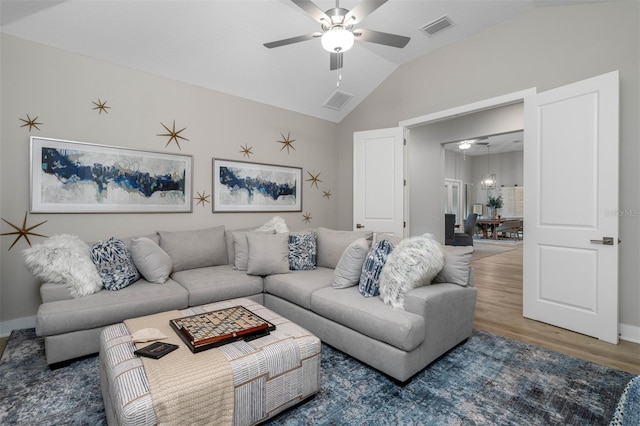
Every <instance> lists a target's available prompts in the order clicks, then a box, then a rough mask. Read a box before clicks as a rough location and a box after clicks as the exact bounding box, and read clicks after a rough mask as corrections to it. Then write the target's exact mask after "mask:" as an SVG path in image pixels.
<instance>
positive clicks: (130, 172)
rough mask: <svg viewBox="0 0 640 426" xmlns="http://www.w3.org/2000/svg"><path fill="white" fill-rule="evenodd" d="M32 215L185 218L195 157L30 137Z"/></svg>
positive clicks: (190, 200)
mask: <svg viewBox="0 0 640 426" xmlns="http://www.w3.org/2000/svg"><path fill="white" fill-rule="evenodd" d="M30 148H31V167H30V168H31V213H181V212H191V211H192V206H193V204H192V203H193V197H192V180H193V177H192V176H193V157H192V156H191V155H184V154H168V153H162V152H153V151H141V150H137V149H131V148H122V147H115V146H108V145H96V144H91V143H85V142H74V141H66V140H59V139H50V138H41V137H36V136H32V137H31V147H30Z"/></svg>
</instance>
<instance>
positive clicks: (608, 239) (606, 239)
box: [591, 237, 613, 246]
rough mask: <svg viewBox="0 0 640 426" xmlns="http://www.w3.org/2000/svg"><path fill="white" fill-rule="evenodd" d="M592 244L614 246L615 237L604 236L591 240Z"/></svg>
mask: <svg viewBox="0 0 640 426" xmlns="http://www.w3.org/2000/svg"><path fill="white" fill-rule="evenodd" d="M591 244H602V245H605V246H612V245H613V237H602V239H601V240H591Z"/></svg>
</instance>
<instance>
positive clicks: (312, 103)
mask: <svg viewBox="0 0 640 426" xmlns="http://www.w3.org/2000/svg"><path fill="white" fill-rule="evenodd" d="M365 1H366V0H365ZM598 1H603V0H497V1H495V0H447V1H445V0H424V1H420V0H389V1H388V2H386V3H385V4H383V5H382V6H380V7H379V8H378V9H376V10H375V11H374V12H372V13H371V14H370V15H368V16H366V17H365V18H364V20H363V21H362V22H360V23H358V24H357V25H356V28H367V29H371V30H377V31H382V32H387V33H393V34H399V35H403V36H407V37H410V38H411V41H410V42H409V43H408V45H407V46H406V47H405V48H403V49H398V48H394V47H388V46H382V45H377V44H372V43H368V42H364V41H356V43H355V46H354V47H353V48H352V49H351V50H349V51H347V52H345V53H344V67H343V68H342V69H341V70H339V71H330V69H329V53H328V52H327V51H325V50H323V48H322V46H321V43H320V40H319V39H312V40H308V41H304V42H300V43H296V44H292V45H288V46H283V47H278V48H275V49H267V48H266V47H264V45H263V43H266V42H271V41H276V40H281V39H285V38H289V37H294V36H299V35H303V34H309V33H313V32H319V31H322V30H321V28H320V25H319V24H318V23H317V22H316V21H314V20H313V19H312V18H311V17H310V16H309V15H307V14H306V13H305V12H304V11H303V10H302V9H301V8H300V7H298V6H297V5H296V4H294V3H293V2H291V1H289V0H212V1H202V0H200V1H188V0H180V1H177V0H174V1H152V0H144V1H143V0H139V1H115V0H111V1H100V0H67V1H25V0H20V1H14V0H2V1H1V9H0V16H1V21H0V23H1V24H2V32H3V33H6V34H9V35H13V36H16V37H20V38H23V39H27V40H31V41H34V42H38V43H42V44H45V45H49V46H53V47H57V48H60V49H64V50H68V51H71V52H76V53H79V54H82V55H86V56H89V57H93V58H97V59H101V60H104V61H108V62H111V63H116V64H120V65H123V66H127V67H130V68H134V69H138V70H142V71H147V72H150V73H154V74H158V75H162V76H166V77H169V78H172V79H176V80H180V81H184V82H187V83H191V84H195V85H198V86H202V87H206V88H209V89H213V90H217V91H220V92H224V93H228V94H232V95H236V96H239V97H242V98H247V99H251V100H255V101H258V102H261V103H265V104H269V105H273V106H277V107H281V108H284V109H287V110H292V111H297V112H301V113H303V114H307V115H310V116H314V117H318V118H321V119H325V120H329V121H333V122H340V121H341V120H342V119H343V118H344V117H345V116H346V115H348V114H349V112H350V111H352V110H353V109H354V108H355V107H357V105H358V104H359V103H360V102H362V101H363V100H364V99H365V98H366V97H367V96H368V95H369V94H370V93H371V92H372V91H373V90H375V88H376V87H377V86H378V85H379V84H380V83H382V82H383V81H384V80H385V79H386V78H387V77H388V76H389V75H390V74H391V73H393V71H394V70H395V69H396V68H397V67H398V66H400V65H402V64H404V63H406V62H408V61H411V60H413V59H415V58H417V57H420V56H422V55H426V54H428V53H429V52H432V51H434V50H436V49H440V48H442V47H445V46H447V45H448V44H451V43H455V42H457V41H459V40H461V39H463V38H465V37H468V36H470V35H472V34H474V33H477V32H479V31H482V30H483V29H486V28H487V27H489V26H492V25H495V24H496V23H499V22H501V21H504V20H507V19H510V18H512V17H514V16H516V15H518V14H521V13H524V12H526V11H528V10H530V9H532V8H535V7H552V6H556V5H566V4H577V3H589V2H598ZM604 1H610V0H604ZM358 3H359V1H354V0H343V1H340V7H342V8H345V9H352V8H353V7H354V6H356V5H357V4H358ZM315 4H316V5H317V6H318V7H319V8H320V9H322V10H329V9H332V8H334V7H335V6H336V3H335V1H331V0H329V1H327V0H318V1H316V2H315ZM444 16H447V17H448V18H449V19H450V20H451V21H452V22H453V25H452V26H451V27H449V28H447V29H445V30H443V31H441V32H438V33H436V34H435V35H431V36H429V35H427V34H425V33H424V32H423V31H421V30H420V28H421V27H424V26H425V25H426V24H429V23H431V22H433V21H436V20H438V19H440V18H442V17H444ZM452 72H455V70H452ZM340 78H341V79H340ZM339 80H340V86H339V87H338V85H337V83H338V81H339ZM336 90H339V91H341V92H345V93H347V94H349V95H352V96H353V97H352V98H351V99H350V100H349V101H348V102H347V103H346V104H345V105H344V107H343V108H342V109H341V110H334V109H331V108H327V107H325V106H323V104H324V103H325V102H326V101H327V100H328V99H329V98H330V97H331V96H332V95H333V94H335V91H336Z"/></svg>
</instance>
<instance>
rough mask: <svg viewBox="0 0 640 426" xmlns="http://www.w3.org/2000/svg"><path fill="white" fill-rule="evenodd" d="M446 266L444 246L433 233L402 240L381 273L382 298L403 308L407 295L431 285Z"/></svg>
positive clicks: (394, 305) (389, 303) (396, 306)
mask: <svg viewBox="0 0 640 426" xmlns="http://www.w3.org/2000/svg"><path fill="white" fill-rule="evenodd" d="M443 265H444V252H443V250H442V245H441V244H440V243H439V242H437V241H436V240H434V239H433V238H432V236H431V234H425V235H422V236H420V237H413V238H409V239H405V240H402V242H401V243H400V244H398V246H397V247H395V248H394V249H393V251H392V252H391V253H389V257H388V258H387V262H386V263H385V265H384V267H383V268H382V272H381V273H380V298H381V299H382V300H383V301H384V303H386V304H387V305H391V306H393V307H394V308H399V309H404V296H405V294H406V293H407V292H408V291H409V290H412V289H414V288H416V287H421V286H424V285H429V284H430V283H431V280H432V279H433V278H434V277H435V276H436V275H437V274H438V272H440V270H441V269H442V266H443Z"/></svg>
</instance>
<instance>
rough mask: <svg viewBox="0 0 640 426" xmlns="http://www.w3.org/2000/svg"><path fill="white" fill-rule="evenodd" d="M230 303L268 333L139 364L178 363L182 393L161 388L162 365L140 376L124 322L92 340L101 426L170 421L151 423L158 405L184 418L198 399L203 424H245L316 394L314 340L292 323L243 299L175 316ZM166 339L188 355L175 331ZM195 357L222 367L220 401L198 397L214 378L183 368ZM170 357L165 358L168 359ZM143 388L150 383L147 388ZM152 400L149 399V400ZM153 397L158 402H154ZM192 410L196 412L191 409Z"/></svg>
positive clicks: (141, 367) (317, 343) (317, 345)
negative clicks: (183, 378) (206, 411)
mask: <svg viewBox="0 0 640 426" xmlns="http://www.w3.org/2000/svg"><path fill="white" fill-rule="evenodd" d="M237 305H242V306H244V307H246V308H247V309H249V310H250V311H252V312H254V313H255V314H257V315H259V316H261V317H262V318H264V319H265V320H267V321H269V322H271V323H272V324H274V325H275V326H276V330H275V331H272V332H271V334H270V335H268V336H264V337H260V338H258V339H255V340H251V341H237V342H233V343H229V344H227V345H223V346H220V347H218V348H214V349H210V350H207V351H204V352H200V353H197V354H191V353H190V352H189V353H185V352H184V351H183V348H180V349H179V350H177V351H174V352H172V353H170V354H168V355H166V356H165V357H163V358H161V359H159V360H154V359H148V358H147V359H145V361H144V362H145V363H149V362H152V363H162V362H163V360H168V361H166V362H167V365H171V364H170V363H174V364H175V363H176V361H177V360H179V362H181V363H183V365H180V367H182V368H183V371H184V372H185V374H190V376H189V379H188V380H187V383H186V384H187V385H186V386H183V387H180V386H176V387H172V388H171V389H164V387H167V386H165V383H164V382H163V379H164V377H162V376H163V373H164V371H165V370H164V367H163V365H164V364H154V365H152V366H150V365H149V364H147V369H146V370H145V366H144V365H143V361H142V358H140V357H138V356H137V355H135V354H134V351H135V349H136V347H135V345H134V344H133V343H132V342H131V336H130V334H131V332H130V331H129V329H128V328H127V325H126V324H125V323H121V324H116V325H112V326H110V327H107V328H105V329H104V330H103V332H102V334H101V336H100V384H101V388H102V396H103V399H104V404H105V412H106V416H107V421H108V423H109V424H110V425H115V424H117V425H155V424H158V423H165V422H166V423H172V421H171V420H168V419H167V418H161V419H158V417H161V416H164V415H165V414H164V411H163V406H162V405H159V404H160V403H162V404H166V405H171V404H181V405H183V406H184V407H181V408H185V409H187V412H189V411H190V410H191V408H190V407H187V406H188V405H190V404H192V403H193V404H195V403H196V401H197V400H198V398H200V399H201V400H202V398H212V399H211V400H210V401H206V403H207V404H208V407H209V408H210V409H211V413H212V414H211V416H212V418H210V419H206V421H205V422H204V423H210V424H220V423H221V421H224V420H225V419H226V421H227V422H229V423H230V422H233V424H236V425H249V424H255V423H260V422H262V421H264V420H267V419H269V418H271V417H273V416H275V415H276V414H278V413H279V412H281V411H283V410H285V409H286V408H289V407H291V406H293V405H295V404H297V403H299V402H301V401H303V400H305V399H306V398H308V397H310V396H312V395H314V394H315V393H316V392H318V389H319V383H320V378H319V372H320V340H319V339H318V338H317V337H316V336H314V335H312V334H311V333H309V332H308V331H307V330H305V329H303V328H302V327H300V326H298V325H297V324H294V323H292V322H291V321H289V320H287V319H285V318H283V317H281V316H279V315H278V314H276V313H274V312H272V311H270V310H269V309H267V308H265V307H264V306H262V305H260V304H257V303H256V302H253V301H251V300H249V299H232V300H227V301H224V302H217V303H211V304H208V305H202V306H197V307H192V308H188V309H184V310H181V311H179V313H180V314H181V316H188V315H195V314H199V313H202V312H207V311H214V310H218V309H223V308H228V307H232V306H237ZM176 312H177V311H176ZM163 322H164V321H163ZM168 337H169V339H167V340H164V341H169V342H171V343H176V344H180V345H182V346H185V348H184V349H185V350H187V351H188V349H186V345H185V344H184V343H183V342H182V341H181V340H180V338H179V337H178V336H177V335H176V333H173V335H170V336H168ZM212 351H219V352H216V353H214V352H212ZM208 352H209V354H207V353H208ZM201 354H204V355H205V356H220V362H215V364H218V365H220V366H222V364H224V368H225V369H227V370H228V372H229V374H228V376H229V380H228V383H224V385H222V384H221V385H220V386H224V387H223V388H220V389H215V390H218V391H220V392H218V393H222V394H223V395H222V396H220V395H218V396H216V395H214V394H215V392H209V391H206V395H198V393H199V392H200V393H205V391H204V390H202V389H207V388H206V386H214V388H215V387H216V386H217V385H216V380H218V377H217V375H216V374H217V373H211V374H209V373H208V371H205V372H202V373H201V374H200V373H199V372H194V371H192V370H191V369H190V368H189V365H190V362H191V359H192V358H196V357H197V356H200V355H201ZM172 356H173V359H172V360H170V357H172ZM227 362H228V366H227V365H226V363H227ZM157 366H162V368H158V367H157ZM168 370H170V369H168ZM168 370H167V371H168ZM147 373H149V374H151V376H148V374H147ZM166 374H169V373H166ZM158 375H159V376H160V377H157V376H158ZM213 376H215V377H213ZM150 379H153V380H150ZM150 383H153V384H152V385H151V386H150ZM159 383H160V384H162V386H161V385H159ZM167 383H173V382H167ZM154 386H155V388H154ZM169 387H171V386H169ZM154 395H156V397H157V398H156V400H155V401H154ZM160 395H162V396H163V398H164V399H162V400H161V398H160ZM167 395H169V396H168V397H167ZM225 404H227V407H226V408H225V407H224V405H225ZM166 405H165V406H166ZM197 409H198V407H195V408H194V410H197ZM200 409H202V407H201V408H200ZM216 410H218V411H216ZM220 410H226V414H227V417H224V416H220V414H219V412H220ZM158 413H161V414H158ZM157 414H158V415H157Z"/></svg>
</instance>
